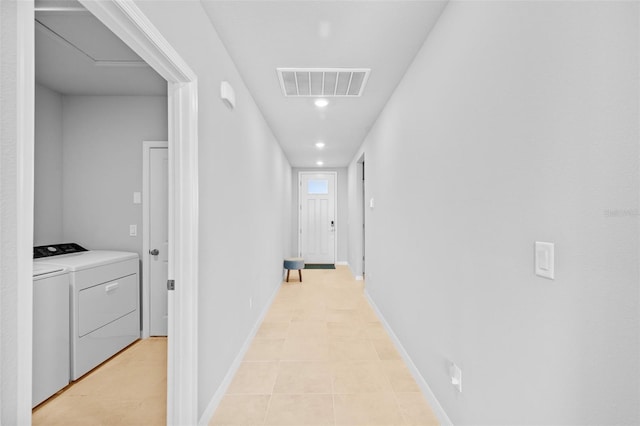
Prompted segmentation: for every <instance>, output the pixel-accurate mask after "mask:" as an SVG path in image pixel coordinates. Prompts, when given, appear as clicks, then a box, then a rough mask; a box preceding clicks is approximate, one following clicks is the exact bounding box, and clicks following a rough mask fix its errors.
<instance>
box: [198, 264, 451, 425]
mask: <svg viewBox="0 0 640 426" xmlns="http://www.w3.org/2000/svg"><path fill="white" fill-rule="evenodd" d="M292 278H297V277H292ZM303 281H304V282H303V283H302V284H300V283H299V282H298V281H297V279H296V280H293V279H292V281H290V282H289V283H283V284H282V287H281V288H280V290H279V292H278V294H277V296H276V299H275V300H274V302H273V304H272V306H271V308H270V310H269V312H268V313H267V315H266V317H265V319H264V322H263V323H262V325H261V327H260V329H259V330H258V333H257V334H256V337H255V339H254V341H253V342H252V344H251V347H250V348H249V350H248V352H247V354H246V356H245V359H244V361H243V362H242V364H241V366H240V368H239V370H238V372H237V373H236V375H235V377H234V379H233V381H232V383H231V385H230V386H229V389H228V390H227V394H226V395H225V396H224V398H223V399H222V401H221V403H220V405H219V406H218V409H217V411H216V412H215V414H214V416H213V418H212V420H211V422H210V425H211V426H222V425H226V426H232V425H251V426H258V425H269V426H271V425H273V426H276V425H277V426H286V425H291V426H303V425H345V426H356V425H367V426H373V425H394V426H395V425H436V424H438V421H437V419H436V417H435V415H434V414H433V412H432V410H431V408H430V407H429V405H428V404H427V402H426V400H425V398H424V396H423V395H422V393H420V389H419V387H418V385H417V384H416V382H415V381H414V379H413V377H412V376H411V374H410V373H409V370H408V369H407V367H406V366H405V364H404V362H403V361H402V359H401V358H400V356H399V354H398V352H397V351H396V349H395V347H394V345H393V343H392V342H391V340H390V339H389V337H388V335H387V333H386V331H385V330H384V328H383V327H382V325H381V324H380V321H379V320H378V318H377V317H376V314H375V313H374V311H373V310H372V309H371V307H370V306H369V304H368V302H367V301H366V299H365V297H364V293H363V288H364V287H363V282H362V281H355V280H354V279H353V278H352V276H351V274H350V272H349V270H348V269H347V268H346V267H341V266H339V267H338V268H337V269H336V270H305V271H303Z"/></svg>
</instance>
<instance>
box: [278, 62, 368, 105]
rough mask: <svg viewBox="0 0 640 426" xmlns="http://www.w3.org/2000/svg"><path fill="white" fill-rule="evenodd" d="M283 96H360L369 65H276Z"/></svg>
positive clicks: (366, 78) (365, 81) (365, 82)
mask: <svg viewBox="0 0 640 426" xmlns="http://www.w3.org/2000/svg"><path fill="white" fill-rule="evenodd" d="M277 72H278V79H279V80H280V87H281V88H282V94H283V95H284V96H286V97H320V96H322V97H326V98H332V97H359V96H362V92H363V91H364V88H365V86H366V84H367V80H368V79H369V73H370V72H371V69H370V68H277Z"/></svg>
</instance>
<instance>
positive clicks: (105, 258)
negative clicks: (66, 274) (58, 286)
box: [47, 250, 138, 271]
mask: <svg viewBox="0 0 640 426" xmlns="http://www.w3.org/2000/svg"><path fill="white" fill-rule="evenodd" d="M129 259H138V253H129V252H125V251H107V250H89V251H85V252H81V253H74V254H63V255H61V256H56V257H54V258H48V259H47V262H49V263H55V264H57V265H62V266H65V267H67V268H69V270H70V271H81V270H83V269H89V268H95V267H96V266H101V265H106V264H109V263H116V262H123V261H125V260H129Z"/></svg>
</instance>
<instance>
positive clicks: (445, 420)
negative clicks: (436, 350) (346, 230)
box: [364, 289, 453, 426]
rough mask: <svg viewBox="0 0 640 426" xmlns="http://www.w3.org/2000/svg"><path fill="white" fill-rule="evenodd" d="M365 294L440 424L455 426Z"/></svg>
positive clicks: (367, 294) (372, 302)
mask: <svg viewBox="0 0 640 426" xmlns="http://www.w3.org/2000/svg"><path fill="white" fill-rule="evenodd" d="M364 294H365V296H366V297H367V300H368V301H369V304H370V305H371V307H372V308H373V310H374V311H375V312H376V315H378V318H380V322H381V323H382V325H383V326H384V328H385V330H387V333H389V336H390V337H391V340H393V343H394V344H395V345H396V349H398V352H400V356H402V359H403V360H404V362H405V364H407V367H408V368H409V371H410V372H411V375H412V376H413V378H414V379H415V381H416V382H417V383H418V386H420V389H421V390H422V393H423V394H424V396H425V398H427V402H428V403H429V405H430V406H431V409H432V410H433V412H434V414H435V415H436V417H438V420H439V421H440V424H441V425H451V426H453V423H452V422H451V419H450V418H449V416H448V415H447V413H446V412H445V411H444V408H442V405H440V402H439V401H438V399H437V398H436V396H435V394H434V393H433V391H432V390H431V388H430V387H429V384H428V383H427V381H426V380H425V379H424V377H422V374H420V371H419V370H418V367H416V365H415V364H414V363H413V360H412V359H411V357H410V356H409V354H408V353H407V351H406V350H405V349H404V346H402V343H400V340H398V336H396V334H395V333H394V332H393V330H392V329H391V326H390V325H389V323H388V322H387V320H385V318H384V316H383V315H382V312H380V310H379V309H378V307H377V306H376V304H375V302H374V301H373V299H371V296H370V295H369V292H368V291H367V290H366V289H365V291H364Z"/></svg>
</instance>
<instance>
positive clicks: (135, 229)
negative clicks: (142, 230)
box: [129, 225, 138, 237]
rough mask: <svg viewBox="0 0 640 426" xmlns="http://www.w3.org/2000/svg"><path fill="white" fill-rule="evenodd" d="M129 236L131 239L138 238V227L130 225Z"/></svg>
mask: <svg viewBox="0 0 640 426" xmlns="http://www.w3.org/2000/svg"><path fill="white" fill-rule="evenodd" d="M129 236H130V237H137V236H138V225H129Z"/></svg>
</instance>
